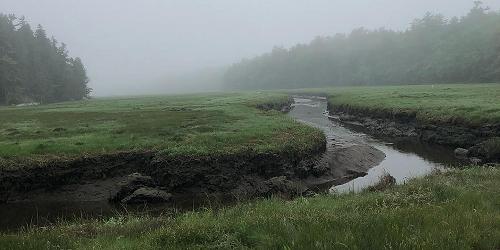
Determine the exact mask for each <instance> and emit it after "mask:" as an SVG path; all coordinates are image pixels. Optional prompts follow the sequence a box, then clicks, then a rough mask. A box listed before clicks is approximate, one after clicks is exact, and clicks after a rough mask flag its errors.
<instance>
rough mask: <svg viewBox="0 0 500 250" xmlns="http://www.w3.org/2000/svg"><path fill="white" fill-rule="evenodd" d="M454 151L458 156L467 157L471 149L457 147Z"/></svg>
mask: <svg viewBox="0 0 500 250" xmlns="http://www.w3.org/2000/svg"><path fill="white" fill-rule="evenodd" d="M454 153H455V156H456V157H458V158H466V157H467V155H468V154H469V150H467V149H465V148H457V149H455V151H454Z"/></svg>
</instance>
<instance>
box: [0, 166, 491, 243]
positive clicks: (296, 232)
mask: <svg viewBox="0 0 500 250" xmlns="http://www.w3.org/2000/svg"><path fill="white" fill-rule="evenodd" d="M499 185H500V170H499V169H498V168H492V167H488V168H486V167H485V168H483V167H470V168H466V169H462V170H458V169H455V170H450V171H447V172H444V173H436V174H433V175H431V176H428V177H425V178H421V179H416V180H413V181H411V182H410V183H409V184H406V185H404V186H398V187H395V188H393V189H390V190H386V191H383V192H364V193H360V194H348V195H336V196H318V197H314V198H300V199H296V200H293V201H282V200H279V199H270V200H262V201H256V202H252V203H249V204H239V205H237V206H235V207H231V208H225V209H222V210H219V211H217V212H216V211H212V210H207V211H201V212H191V213H186V214H182V215H178V216H163V217H154V218H153V217H133V216H130V217H116V218H112V219H106V220H96V221H86V222H76V223H65V224H61V225H57V226H54V227H49V228H44V229H28V230H26V231H24V232H19V233H16V234H4V235H2V236H0V248H5V249H40V248H62V249H92V248H94V249H158V248H160V249H164V248H169V249H172V248H180V249H182V248H203V249H207V248H214V249H220V248H222V249H227V248H263V249H269V248H271V249H311V248H319V249H332V248H334V249H382V248H388V249H391V248H392V249H430V248H432V249H471V248H475V249H498V248H499V247H500V190H499V189H498V186H499Z"/></svg>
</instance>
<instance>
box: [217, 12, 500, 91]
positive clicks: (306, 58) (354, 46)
mask: <svg viewBox="0 0 500 250" xmlns="http://www.w3.org/2000/svg"><path fill="white" fill-rule="evenodd" d="M499 27H500V12H495V11H486V9H485V8H484V7H483V6H481V5H479V3H478V5H476V6H475V7H474V8H473V9H472V10H471V11H470V12H469V14H468V15H467V16H464V17H462V18H457V17H455V18H451V19H447V18H445V17H444V16H443V15H439V14H427V15H426V16H424V17H422V18H420V19H416V20H414V21H413V23H412V24H411V26H410V27H409V28H408V30H405V31H392V30H389V29H378V30H367V29H364V28H360V29H356V30H354V31H352V33H350V34H349V35H345V34H337V35H335V36H332V37H318V38H316V39H314V40H313V41H312V42H311V43H309V44H306V45H303V44H301V45H297V46H294V47H292V48H290V49H284V48H279V47H277V48H274V49H273V51H272V52H271V53H268V54H265V55H262V56H259V57H257V58H254V59H251V60H244V61H242V62H241V63H237V64H235V65H233V66H232V67H231V68H230V69H229V70H228V72H227V74H226V76H225V79H224V80H225V86H227V87H230V88H233V89H276V88H278V89H281V88H308V87H324V86H332V85H335V86H337V85H390V84H418V83H420V84H422V83H472V82H474V83H481V82H483V83H488V82H499V81H500V33H499Z"/></svg>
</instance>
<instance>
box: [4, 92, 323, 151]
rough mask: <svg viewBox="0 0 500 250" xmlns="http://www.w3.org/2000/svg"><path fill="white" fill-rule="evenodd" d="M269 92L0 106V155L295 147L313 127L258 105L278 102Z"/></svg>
mask: <svg viewBox="0 0 500 250" xmlns="http://www.w3.org/2000/svg"><path fill="white" fill-rule="evenodd" d="M287 101H288V97H287V96H286V95H283V94H271V93H239V94H205V95H185V96H156V97H135V98H134V97H131V98H116V99H114V98H102V99H101V98H99V99H95V100H90V101H81V102H70V103H61V104H53V105H47V106H39V107H23V108H12V107H4V108H0V117H2V123H0V158H1V157H3V158H26V157H35V158H36V157H41V158H46V157H48V156H54V157H64V156H68V157H73V156H79V155H92V154H104V153H113V152H118V151H144V150H154V151H158V152H162V153H165V154H169V155H176V154H182V155H203V154H210V155H216V154H231V153H235V152H238V151H241V150H248V149H251V150H254V151H256V152H274V151H277V152H279V151H283V150H293V149H296V150H303V149H307V148H308V147H309V146H311V145H312V144H314V142H317V141H318V140H321V141H322V140H323V139H322V137H323V135H322V133H321V132H320V131H319V130H316V129H313V128H310V127H308V126H305V125H302V124H299V123H298V122H295V121H293V120H292V119H291V118H288V117H287V116H286V115H285V114H282V113H281V112H278V111H272V110H271V111H262V110H259V109H257V108H256V106H257V105H261V104H273V103H278V104H279V103H284V102H287Z"/></svg>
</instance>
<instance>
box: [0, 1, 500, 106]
mask: <svg viewBox="0 0 500 250" xmlns="http://www.w3.org/2000/svg"><path fill="white" fill-rule="evenodd" d="M483 2H484V3H485V5H487V6H490V7H492V8H493V9H499V8H500V1H498V0H487V1H486V0H485V1H483ZM472 5H473V3H472V1H470V0H412V1H402V0H355V1H347V0H342V1H340V0H314V1H306V0H246V1H243V0H204V1H202V0H189V1H186V0H144V1H137V0H106V1H103V0H86V1H81V0H0V12H3V13H9V14H16V15H18V16H26V18H27V20H28V21H30V23H31V24H32V25H33V26H36V25H37V24H42V25H43V26H44V28H45V29H46V30H47V31H48V33H49V34H50V35H53V36H55V37H56V38H57V39H58V40H59V41H62V42H65V43H66V44H67V45H68V48H69V51H70V55H71V56H78V57H81V58H82V60H83V62H84V63H85V65H86V68H87V70H88V75H89V77H90V79H91V83H90V87H92V88H93V90H94V91H93V95H95V96H108V95H131V94H158V93H177V92H186V91H202V90H212V89H216V88H217V86H213V85H212V84H213V82H216V81H215V79H216V78H217V76H218V75H220V71H221V69H222V68H223V67H224V66H227V65H229V64H231V63H234V62H238V61H239V60H241V59H242V58H246V57H253V56H256V55H259V54H261V53H264V52H267V51H269V50H271V49H272V48H273V47H274V46H284V47H289V46H293V45H295V44H297V43H306V42H309V41H310V40H312V39H313V38H314V37H316V36H326V35H333V34H335V33H339V32H349V31H350V30H352V29H353V28H358V27H366V28H379V27H386V28H391V29H398V30H401V29H405V28H406V27H408V25H409V24H410V23H411V21H412V20H413V19H415V18H418V17H421V16H423V15H424V14H425V13H426V12H433V13H442V14H444V15H445V16H448V17H449V16H461V15H464V14H466V13H467V11H468V10H469V9H470V8H471V7H472ZM197 72H202V73H201V74H197ZM213 73H215V74H213ZM196 75H201V76H196ZM208 78H210V80H206V79H208ZM200 79H204V80H200Z"/></svg>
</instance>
